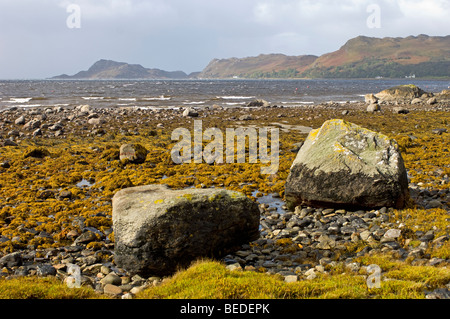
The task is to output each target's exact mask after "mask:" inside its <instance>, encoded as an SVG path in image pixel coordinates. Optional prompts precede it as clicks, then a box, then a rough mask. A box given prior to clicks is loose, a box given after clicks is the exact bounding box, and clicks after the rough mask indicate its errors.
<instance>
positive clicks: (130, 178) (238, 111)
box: [0, 102, 450, 298]
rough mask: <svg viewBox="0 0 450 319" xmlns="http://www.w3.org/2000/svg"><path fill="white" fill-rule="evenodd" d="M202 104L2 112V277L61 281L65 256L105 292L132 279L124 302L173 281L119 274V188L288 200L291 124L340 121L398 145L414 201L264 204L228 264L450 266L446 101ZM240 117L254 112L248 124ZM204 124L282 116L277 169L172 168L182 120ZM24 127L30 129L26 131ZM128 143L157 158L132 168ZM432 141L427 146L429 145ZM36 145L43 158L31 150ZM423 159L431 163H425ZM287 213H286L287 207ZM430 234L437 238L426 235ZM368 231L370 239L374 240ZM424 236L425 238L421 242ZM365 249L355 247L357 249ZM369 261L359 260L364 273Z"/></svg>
mask: <svg viewBox="0 0 450 319" xmlns="http://www.w3.org/2000/svg"><path fill="white" fill-rule="evenodd" d="M400 106H401V107H403V108H404V109H406V110H407V111H408V112H409V113H406V114H405V113H400V114H399V113H397V112H395V111H394V108H396V107H400ZM194 109H195V110H196V111H197V112H198V116H197V117H189V116H187V117H185V116H183V114H182V113H183V108H181V107H180V109H178V110H164V109H160V110H138V109H131V108H127V107H123V108H108V109H104V108H93V107H91V108H85V109H82V108H81V107H66V108H64V107H54V108H48V107H44V108H36V109H31V108H30V109H21V108H17V109H14V110H11V109H10V110H6V111H4V112H2V113H0V114H1V116H2V119H3V124H2V125H1V126H0V136H1V138H0V145H3V146H1V148H0V149H1V153H0V175H1V177H2V182H0V184H1V187H0V198H1V201H2V203H3V204H2V206H1V209H0V213H1V215H0V231H1V233H0V259H1V258H5V259H3V260H2V264H1V268H2V269H3V271H2V272H1V276H2V277H6V278H15V277H20V276H44V275H51V276H56V277H57V278H59V279H60V280H61V281H62V280H64V278H65V277H67V272H66V270H67V265H68V263H75V264H77V265H79V266H80V268H81V270H82V276H83V277H82V278H83V284H84V285H87V286H90V287H92V288H93V289H94V290H96V291H98V292H101V293H102V294H103V293H105V291H104V288H105V284H104V283H105V281H106V280H104V281H103V282H101V280H102V279H104V278H106V277H107V276H108V274H109V273H111V272H115V273H116V275H117V276H122V277H128V279H127V280H129V282H128V283H127V284H120V285H119V284H117V286H118V287H121V288H120V289H121V293H119V294H117V295H109V296H112V297H114V298H120V297H121V296H123V295H125V294H127V293H129V292H130V291H131V290H132V289H133V288H136V289H135V290H134V291H137V290H139V289H144V288H148V287H151V286H153V285H155V284H156V285H159V284H161V282H162V281H164V278H156V277H155V278H152V277H151V278H137V277H136V278H135V280H133V278H134V277H133V276H132V275H131V274H127V273H126V272H124V271H122V270H120V269H117V268H116V267H115V265H114V263H113V258H114V253H113V249H114V238H113V230H112V224H111V202H110V200H111V197H112V195H113V194H114V193H115V192H116V191H117V190H119V189H121V188H124V187H129V186H137V185H145V184H151V183H164V184H167V185H169V187H172V188H186V187H224V188H227V189H231V190H239V191H241V192H244V193H245V194H246V195H247V196H249V197H251V198H252V199H254V200H258V198H261V199H267V197H265V196H272V199H274V200H276V201H277V202H278V203H279V202H280V201H282V200H283V185H284V181H285V179H286V176H287V173H288V171H289V167H290V164H291V163H292V160H293V159H294V158H295V155H296V150H298V145H296V144H297V143H299V142H301V141H302V140H303V139H304V138H305V137H306V133H305V132H302V131H298V130H295V129H294V127H295V126H299V125H300V126H306V127H311V128H317V127H320V126H321V124H322V123H323V122H324V121H325V120H327V119H331V118H343V119H344V120H348V121H350V122H355V123H357V124H360V125H362V126H365V127H367V128H369V129H372V130H377V131H381V132H383V133H385V134H387V135H389V136H390V137H393V138H395V139H396V140H397V141H398V143H399V144H400V147H401V149H402V150H403V152H402V154H404V158H405V162H406V163H407V169H408V171H409V174H410V175H409V177H410V193H411V195H412V196H413V198H414V200H415V202H416V208H414V209H412V210H411V211H408V210H404V211H403V212H397V211H395V210H391V209H387V208H386V209H381V210H373V211H359V212H351V211H342V210H340V211H339V210H323V209H316V208H311V207H301V208H298V209H297V210H296V211H294V212H289V211H287V210H286V209H285V208H283V207H281V206H282V205H280V204H278V205H277V206H274V205H271V204H272V202H269V203H267V202H265V203H261V204H260V209H261V227H262V228H261V237H260V238H259V239H258V240H257V241H255V242H253V243H251V244H249V245H244V246H243V247H241V249H240V250H238V251H237V252H236V253H234V254H230V255H228V256H225V257H224V258H223V259H222V262H224V263H225V265H227V266H230V269H231V268H233V267H237V269H239V267H238V266H237V265H236V264H239V266H240V268H242V269H243V270H246V271H256V272H267V273H278V274H281V275H282V276H283V277H285V276H297V280H300V281H301V280H313V279H311V278H312V277H314V275H313V274H315V275H316V276H318V275H319V274H323V273H324V272H325V273H327V272H328V271H329V269H330V268H333V267H337V266H339V265H340V266H339V267H344V268H346V267H347V266H349V267H352V266H351V264H352V263H354V262H355V260H358V258H359V257H361V256H366V255H367V256H370V254H373V253H376V252H384V253H386V252H387V253H392V254H393V255H395V256H396V257H395V258H397V259H398V260H403V261H405V260H408V262H409V263H410V264H411V265H413V266H414V265H417V266H420V265H428V266H433V267H447V266H448V264H449V263H450V260H449V257H446V258H438V257H435V256H436V253H433V250H432V249H438V250H439V249H442V248H435V247H437V246H439V245H444V244H445V243H446V242H448V227H449V226H448V221H445V218H446V217H445V216H446V215H448V211H449V209H450V207H449V205H450V193H449V191H448V185H449V183H450V180H449V178H448V175H447V177H445V174H448V173H447V171H448V169H449V168H448V166H447V165H449V164H450V163H447V162H443V161H448V159H447V157H445V156H444V157H443V156H442V154H447V153H437V152H438V150H439V152H443V150H444V149H446V148H447V149H448V147H449V145H448V139H447V138H448V134H449V133H448V131H450V128H449V123H450V113H449V110H450V107H449V105H448V103H437V104H434V105H427V104H417V105H411V104H404V105H403V104H400V105H396V104H395V103H392V104H385V105H383V104H382V105H381V111H378V112H373V113H371V112H367V110H366V109H367V104H366V103H364V102H358V103H348V104H336V103H320V104H318V105H314V106H313V105H303V106H300V107H255V108H247V107H239V108H226V107H225V108H223V107H210V108H208V109H206V108H194ZM344 111H345V114H344ZM430 115H431V116H430ZM21 116H23V117H24V119H23V120H21V121H19V122H20V123H22V124H16V122H17V120H18V119H19V118H20V117H21ZM242 116H250V117H247V118H246V119H240V118H241V117H242ZM195 119H201V120H202V121H203V123H204V124H203V127H204V128H208V127H218V128H221V129H224V128H225V127H235V126H250V125H256V126H262V125H270V124H271V123H272V124H273V123H280V124H281V125H282V126H284V129H283V130H280V131H281V132H280V141H281V148H280V170H279V172H278V173H277V174H274V175H271V176H255V175H254V174H253V173H254V172H255V171H258V170H259V166H258V165H251V164H230V165H212V166H211V165H208V164H206V163H202V164H199V165H197V166H196V167H192V166H191V165H174V164H173V163H171V161H170V156H168V150H169V149H170V147H171V145H173V144H174V142H173V141H171V140H170V133H171V132H172V131H173V129H174V128H176V127H186V128H188V129H189V130H192V128H193V121H194V120H195ZM32 121H34V122H32ZM36 121H39V123H38V124H37V122H36ZM30 122H31V123H30ZM27 123H30V124H28V127H25V128H24V126H25V125H26V124H27ZM445 123H447V124H445ZM439 129H442V131H440V133H438V131H436V133H433V130H439ZM443 129H446V131H443ZM7 140H8V142H7ZM126 142H138V143H142V144H144V145H145V146H146V148H147V149H148V150H149V154H148V155H147V160H146V161H145V162H144V163H143V164H131V165H129V164H127V165H124V164H122V163H121V162H120V160H118V158H117V156H118V155H117V151H118V148H119V146H120V144H123V143H126ZM5 143H6V144H8V145H5ZM424 147H426V150H423V149H422V148H424ZM32 150H35V151H36V150H39V152H40V153H39V152H38V153H33V154H34V155H32V156H27V154H29V153H28V152H29V151H32ZM46 152H48V153H46ZM424 155H426V158H422V157H425V156H424ZM421 158H422V159H421ZM427 163H430V164H431V165H432V166H430V165H428V166H427V165H426V164H427ZM6 181H11V182H6ZM436 199H438V200H439V203H438V202H437V201H436ZM274 207H275V208H276V210H277V211H278V212H277V211H275V210H274V209H273V208H274ZM279 208H281V210H283V211H284V212H283V213H280V212H281V211H280V210H279ZM422 213H426V214H429V215H430V218H431V219H430V220H428V221H427V222H426V223H425V222H423V223H422V224H417V225H415V224H411V223H412V222H413V221H414V218H417V221H420V220H422V221H423V219H421V218H425V217H426V216H425V217H419V216H421V214H422ZM408 214H410V215H411V216H414V217H413V221H411V219H408V218H407V217H406V215H408ZM433 214H436V215H433ZM396 216H397V217H396ZM398 216H400V219H397V220H401V223H403V224H404V226H402V227H403V228H405V229H406V228H408V229H412V230H413V232H416V235H415V236H416V237H411V238H404V239H405V240H406V239H410V240H409V242H408V243H407V244H405V241H401V240H400V238H391V239H392V240H391V239H389V240H385V239H383V241H382V238H383V236H384V234H385V233H386V232H387V231H389V230H390V229H398V228H399V227H400V226H399V225H400V222H397V220H395V219H396V218H399V217H398ZM440 223H443V224H440ZM414 226H418V228H416V229H414ZM433 227H434V228H433ZM446 227H447V228H446ZM330 228H331V229H330ZM400 228H401V227H400ZM431 231H432V234H431V233H430V232H431ZM417 232H419V233H417ZM446 234H447V235H446ZM423 236H428V237H424V238H423V240H420V238H422V237H423ZM443 236H444V237H443ZM445 236H447V237H445ZM369 237H370V238H372V239H373V241H372V239H371V240H370V242H369ZM414 238H415V239H414ZM446 238H447V239H446ZM438 239H439V240H438ZM435 240H437V241H435ZM417 241H419V242H420V243H426V244H424V245H422V246H421V247H418V246H415V244H414V243H416V244H417ZM413 244H414V245H413ZM299 245H300V246H301V247H300V246H299ZM356 246H357V247H358V249H356V248H351V249H350V248H349V247H356ZM425 246H426V247H425ZM365 247H367V248H365ZM444 247H445V246H444ZM371 251H372V253H371ZM430 252H431V253H430ZM344 253H345V254H344ZM340 256H342V258H341V257H340ZM6 257H7V258H6ZM436 258H437V259H436ZM231 265H234V266H233V267H231ZM354 266H355V265H354ZM102 267H103V270H102ZM104 267H106V268H104ZM355 267H356V266H355ZM361 267H362V266H361V265H359V268H355V271H359V270H361ZM311 269H312V270H311ZM309 276H310V279H308V277H309ZM110 277H113V275H111V276H110ZM116 283H117V282H116ZM126 285H128V286H126ZM109 288H110V287H109Z"/></svg>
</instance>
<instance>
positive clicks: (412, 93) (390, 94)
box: [375, 84, 426, 102]
mask: <svg viewBox="0 0 450 319" xmlns="http://www.w3.org/2000/svg"><path fill="white" fill-rule="evenodd" d="M424 93H426V92H425V91H423V90H422V89H420V88H419V87H417V86H415V85H413V84H407V85H399V86H395V87H392V88H389V89H386V90H383V91H381V92H379V93H377V94H375V96H376V97H377V98H378V99H379V100H381V101H407V102H409V101H412V100H413V99H415V98H418V97H421V96H422V95H423V94H424Z"/></svg>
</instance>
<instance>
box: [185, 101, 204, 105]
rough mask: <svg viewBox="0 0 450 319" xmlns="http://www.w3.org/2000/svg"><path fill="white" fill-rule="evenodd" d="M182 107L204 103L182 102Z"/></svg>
mask: <svg viewBox="0 0 450 319" xmlns="http://www.w3.org/2000/svg"><path fill="white" fill-rule="evenodd" d="M183 104H184V105H197V104H205V102H202V101H199V102H183Z"/></svg>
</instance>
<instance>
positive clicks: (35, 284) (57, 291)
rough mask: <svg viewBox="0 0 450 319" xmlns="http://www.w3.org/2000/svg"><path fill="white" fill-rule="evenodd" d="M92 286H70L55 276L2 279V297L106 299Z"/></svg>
mask: <svg viewBox="0 0 450 319" xmlns="http://www.w3.org/2000/svg"><path fill="white" fill-rule="evenodd" d="M104 298H105V296H102V295H100V294H98V293H96V292H95V291H94V290H93V289H91V288H86V287H81V288H77V289H73V288H69V287H67V285H65V284H63V283H62V282H60V281H58V280H57V279H55V278H36V277H25V278H20V279H19V278H14V279H10V280H5V279H0V299H104Z"/></svg>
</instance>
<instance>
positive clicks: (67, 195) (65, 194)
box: [58, 190, 72, 200]
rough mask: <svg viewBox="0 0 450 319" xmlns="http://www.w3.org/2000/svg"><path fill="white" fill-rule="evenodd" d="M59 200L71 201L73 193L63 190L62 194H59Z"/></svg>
mask: <svg viewBox="0 0 450 319" xmlns="http://www.w3.org/2000/svg"><path fill="white" fill-rule="evenodd" d="M58 198H59V199H60V200H63V199H71V198H72V193H71V192H70V191H67V190H62V191H61V192H59V194H58Z"/></svg>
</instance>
